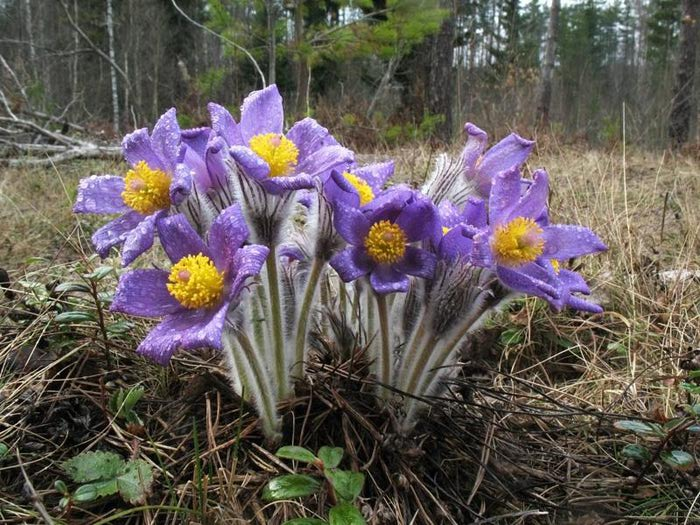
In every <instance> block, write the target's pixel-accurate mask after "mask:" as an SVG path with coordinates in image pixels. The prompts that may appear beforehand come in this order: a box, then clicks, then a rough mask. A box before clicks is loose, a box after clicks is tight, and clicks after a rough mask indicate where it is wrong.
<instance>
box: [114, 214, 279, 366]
mask: <svg viewBox="0 0 700 525" xmlns="http://www.w3.org/2000/svg"><path fill="white" fill-rule="evenodd" d="M158 235H159V236H160V239H161V244H162V245H163V248H164V249H165V252H166V253H167V255H168V258H169V259H170V260H171V262H172V263H173V265H172V267H171V269H170V271H169V272H168V271H165V270H160V269H138V270H132V271H129V272H127V273H125V274H123V275H122V276H121V278H120V279H119V285H118V286H117V291H116V293H115V295H114V301H113V302H112V307H111V309H112V311H115V312H123V313H127V314H130V315H138V316H143V317H163V316H165V319H163V321H162V322H161V323H160V324H159V325H157V326H156V327H155V328H154V329H153V330H151V332H150V333H149V334H148V335H147V336H146V339H144V340H143V342H142V343H141V344H140V345H139V347H138V349H137V352H138V353H139V354H142V355H145V356H147V357H149V358H151V359H153V360H154V361H156V362H157V363H159V364H161V365H166V364H167V363H168V361H170V358H171V357H172V355H173V354H174V353H175V352H176V351H178V350H180V349H184V350H194V349H196V348H204V347H207V348H215V349H220V348H221V346H222V343H221V334H222V331H223V329H224V323H225V321H226V316H227V314H228V311H229V309H230V308H231V306H232V305H233V306H235V305H236V304H237V302H238V300H239V295H240V293H241V292H242V291H243V289H244V287H245V286H246V283H247V281H248V279H249V278H250V277H252V276H255V275H257V274H258V273H259V272H260V269H261V268H262V265H263V263H264V262H265V259H266V257H267V255H268V252H269V250H268V249H267V248H266V247H264V246H258V245H248V246H243V243H244V242H245V240H246V239H247V238H248V227H247V226H246V223H245V220H244V219H243V215H242V214H241V210H240V208H239V206H238V205H233V206H230V207H228V208H226V209H225V210H224V211H223V212H221V214H220V215H219V216H218V217H217V218H216V220H215V221H214V222H213V224H212V225H211V229H210V230H209V235H208V242H207V243H205V242H204V241H203V240H202V238H201V237H199V235H197V233H196V232H195V231H194V229H193V228H192V226H191V225H190V224H189V222H187V220H186V219H185V217H184V215H181V214H178V215H174V216H171V217H167V218H164V219H162V220H160V221H158Z"/></svg>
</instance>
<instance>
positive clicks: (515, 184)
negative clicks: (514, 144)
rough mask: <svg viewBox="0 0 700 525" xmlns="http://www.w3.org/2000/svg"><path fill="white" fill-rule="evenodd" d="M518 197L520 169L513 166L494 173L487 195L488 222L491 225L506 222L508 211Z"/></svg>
mask: <svg viewBox="0 0 700 525" xmlns="http://www.w3.org/2000/svg"><path fill="white" fill-rule="evenodd" d="M519 199H520V170H518V168H513V169H510V170H508V171H503V172H501V173H499V174H498V175H496V176H495V177H494V179H493V184H492V186H491V195H490V196H489V223H490V224H491V227H495V226H497V225H498V224H501V223H503V222H506V221H507V220H508V218H509V217H510V215H509V213H510V211H511V210H512V209H513V207H514V206H515V205H516V204H517V202H518V200H519Z"/></svg>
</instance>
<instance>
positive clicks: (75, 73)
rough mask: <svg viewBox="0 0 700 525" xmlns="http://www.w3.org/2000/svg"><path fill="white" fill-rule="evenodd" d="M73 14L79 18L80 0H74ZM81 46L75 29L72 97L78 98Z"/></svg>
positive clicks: (76, 18)
mask: <svg viewBox="0 0 700 525" xmlns="http://www.w3.org/2000/svg"><path fill="white" fill-rule="evenodd" d="M73 16H74V17H75V20H76V21H77V20H78V0H73ZM79 48H80V36H79V35H78V32H77V31H73V59H72V61H71V99H72V100H78V58H79V52H78V51H79Z"/></svg>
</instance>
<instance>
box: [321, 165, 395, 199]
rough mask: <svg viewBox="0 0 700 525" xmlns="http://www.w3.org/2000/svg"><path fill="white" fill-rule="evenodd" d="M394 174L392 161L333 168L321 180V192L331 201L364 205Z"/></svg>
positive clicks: (377, 193)
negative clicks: (343, 168) (323, 179)
mask: <svg viewBox="0 0 700 525" xmlns="http://www.w3.org/2000/svg"><path fill="white" fill-rule="evenodd" d="M393 174H394V161H388V162H381V163H376V164H369V165H367V166H353V167H349V168H348V169H347V170H345V171H338V170H333V171H331V172H330V176H329V177H328V178H327V179H326V180H325V181H323V192H324V194H325V195H326V197H327V198H328V200H329V201H330V202H331V203H334V202H336V201H340V202H343V203H344V204H345V205H347V206H353V207H355V208H358V207H362V206H366V205H367V204H369V203H370V202H372V200H374V198H375V197H376V196H377V195H379V193H380V192H381V191H382V189H383V188H384V184H386V181H387V180H388V179H389V177H391V176H392V175H393Z"/></svg>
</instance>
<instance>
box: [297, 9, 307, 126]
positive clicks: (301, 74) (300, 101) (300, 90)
mask: <svg viewBox="0 0 700 525" xmlns="http://www.w3.org/2000/svg"><path fill="white" fill-rule="evenodd" d="M303 3H304V0H296V2H295V4H294V46H295V48H296V60H295V61H294V80H295V83H296V88H297V89H296V99H295V107H296V112H297V115H302V114H306V113H307V111H308V109H309V100H308V94H309V83H310V81H311V78H310V74H309V73H310V72H309V64H308V59H307V57H306V53H305V51H304V50H303V49H302V47H303V44H304V11H303Z"/></svg>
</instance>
